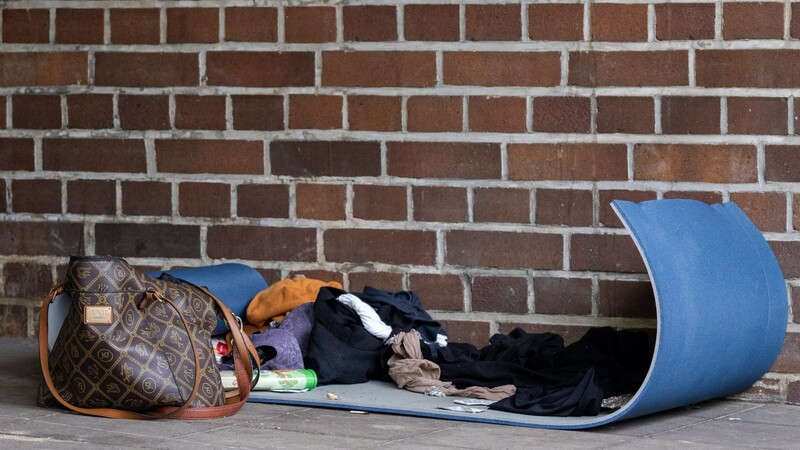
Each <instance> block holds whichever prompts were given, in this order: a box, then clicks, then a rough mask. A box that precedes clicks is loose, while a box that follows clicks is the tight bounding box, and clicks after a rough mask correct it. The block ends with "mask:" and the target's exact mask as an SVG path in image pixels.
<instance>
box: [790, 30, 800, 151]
mask: <svg viewBox="0 0 800 450" xmlns="http://www.w3.org/2000/svg"><path fill="white" fill-rule="evenodd" d="M798 22H800V19H798ZM794 110H795V113H794V134H795V135H798V134H800V98H795V99H794ZM789 120H792V118H791V117H790V118H789Z"/></svg>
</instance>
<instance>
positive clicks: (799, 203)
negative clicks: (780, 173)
mask: <svg viewBox="0 0 800 450" xmlns="http://www.w3.org/2000/svg"><path fill="white" fill-rule="evenodd" d="M792 201H793V203H792V205H793V206H792V211H794V220H793V221H792V227H793V228H794V229H795V230H798V229H800V195H797V194H796V195H794V196H793V200H792ZM798 312H800V309H798ZM798 323H800V322H798Z"/></svg>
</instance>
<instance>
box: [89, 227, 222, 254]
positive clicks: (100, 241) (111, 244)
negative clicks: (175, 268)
mask: <svg viewBox="0 0 800 450" xmlns="http://www.w3.org/2000/svg"><path fill="white" fill-rule="evenodd" d="M212 229H213V228H212ZM94 231H95V252H96V253H97V254H98V255H117V256H123V257H139V258H157V257H166V258H199V257H200V256H201V255H200V227H198V226H194V225H168V224H134V223H98V224H96V225H95V228H94ZM210 234H211V230H209V235H210ZM209 240H210V238H209Z"/></svg>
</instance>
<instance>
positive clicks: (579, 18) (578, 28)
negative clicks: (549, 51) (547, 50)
mask: <svg viewBox="0 0 800 450" xmlns="http://www.w3.org/2000/svg"><path fill="white" fill-rule="evenodd" d="M528 35H529V36H530V38H531V39H533V40H534V41H581V40H583V5H582V4H561V3H543V4H542V3H539V4H532V5H528Z"/></svg>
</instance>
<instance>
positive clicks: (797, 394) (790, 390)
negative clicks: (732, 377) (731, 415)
mask: <svg viewBox="0 0 800 450" xmlns="http://www.w3.org/2000/svg"><path fill="white" fill-rule="evenodd" d="M792 6H794V5H792ZM778 402H779V401H778ZM786 403H788V404H790V405H800V381H790V382H788V383H787V384H786Z"/></svg>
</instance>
